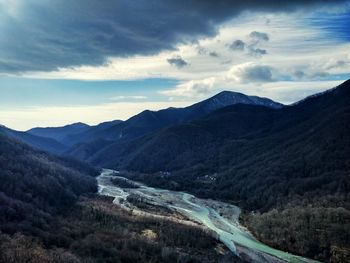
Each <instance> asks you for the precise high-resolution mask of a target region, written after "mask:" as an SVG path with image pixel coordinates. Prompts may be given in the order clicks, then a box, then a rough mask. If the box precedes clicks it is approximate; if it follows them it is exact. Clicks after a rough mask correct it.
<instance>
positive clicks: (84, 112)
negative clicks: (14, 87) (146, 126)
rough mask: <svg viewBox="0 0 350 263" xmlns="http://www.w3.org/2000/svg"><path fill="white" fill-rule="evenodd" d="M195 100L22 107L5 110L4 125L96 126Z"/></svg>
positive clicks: (1, 117) (1, 118)
mask: <svg viewBox="0 0 350 263" xmlns="http://www.w3.org/2000/svg"><path fill="white" fill-rule="evenodd" d="M192 102H193V101H171V102H170V101H165V102H162V101H137V102H114V103H105V104H100V105H93V106H61V107H55V106H45V107H20V108H15V109H4V110H1V114H0V123H1V124H3V125H5V126H7V127H10V128H13V129H18V130H28V129H30V128H33V127H55V126H63V125H66V124H67V123H74V122H84V123H87V124H90V125H95V124H98V123H101V122H103V121H110V120H126V119H128V118H130V117H132V116H133V115H135V114H138V113H140V112H141V111H143V110H145V109H149V110H160V109H164V108H168V107H170V106H172V107H183V106H187V105H189V104H192Z"/></svg>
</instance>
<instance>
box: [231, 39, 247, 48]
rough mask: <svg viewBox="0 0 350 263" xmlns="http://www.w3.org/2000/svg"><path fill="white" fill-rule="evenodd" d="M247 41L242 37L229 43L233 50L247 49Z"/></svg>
mask: <svg viewBox="0 0 350 263" xmlns="http://www.w3.org/2000/svg"><path fill="white" fill-rule="evenodd" d="M245 46H246V43H245V42H244V41H242V40H240V39H237V40H235V41H233V42H232V44H231V45H229V48H230V49H232V50H238V51H243V50H244V49H245Z"/></svg>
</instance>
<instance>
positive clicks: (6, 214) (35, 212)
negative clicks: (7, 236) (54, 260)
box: [0, 134, 97, 233]
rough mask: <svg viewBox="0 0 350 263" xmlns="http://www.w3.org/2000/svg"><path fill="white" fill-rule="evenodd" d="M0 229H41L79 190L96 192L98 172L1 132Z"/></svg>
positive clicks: (10, 231)
mask: <svg viewBox="0 0 350 263" xmlns="http://www.w3.org/2000/svg"><path fill="white" fill-rule="evenodd" d="M0 167H1V172H0V178H1V184H0V231H2V232H6V233H14V232H17V231H24V232H28V233H34V232H37V231H38V230H39V229H44V228H45V227H46V226H47V224H48V223H49V222H50V221H51V220H52V217H53V216H54V214H55V213H56V212H57V211H59V210H60V209H62V208H64V207H66V206H67V205H72V204H73V202H74V201H75V200H77V197H78V196H79V195H80V194H82V193H88V192H95V191H96V190H97V188H96V180H95V178H94V177H93V176H95V175H96V174H97V171H96V170H95V169H93V168H91V167H89V166H87V165H85V164H82V163H80V162H77V161H73V160H69V159H61V158H57V157H52V156H50V155H47V154H46V153H44V152H39V151H36V150H33V149H32V148H30V147H29V146H27V145H25V144H22V143H19V142H18V141H16V140H14V139H10V138H8V137H6V136H3V135H1V134H0Z"/></svg>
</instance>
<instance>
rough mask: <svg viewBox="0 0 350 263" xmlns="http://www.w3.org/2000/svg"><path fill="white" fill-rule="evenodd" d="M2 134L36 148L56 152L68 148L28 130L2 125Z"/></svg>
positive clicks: (59, 152)
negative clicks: (16, 129) (17, 129)
mask: <svg viewBox="0 0 350 263" xmlns="http://www.w3.org/2000/svg"><path fill="white" fill-rule="evenodd" d="M0 134H4V135H6V136H8V137H11V138H13V139H16V140H18V141H21V142H23V143H26V144H28V145H30V146H32V147H33V148H35V149H39V150H43V151H46V152H50V153H54V154H62V153H63V152H65V151H66V150H67V149H68V148H67V146H66V145H64V144H62V143H60V142H58V141H56V140H54V139H52V138H48V137H40V136H37V135H34V134H30V133H27V132H21V131H15V130H12V129H9V128H7V127H5V126H3V125H1V126H0Z"/></svg>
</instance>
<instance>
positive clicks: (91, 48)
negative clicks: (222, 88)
mask: <svg viewBox="0 0 350 263" xmlns="http://www.w3.org/2000/svg"><path fill="white" fill-rule="evenodd" d="M335 2H344V1H334V0H332V1H331V0H329V1H322V3H320V1H315V0H297V1H289V0H288V1H287V0H285V1H278V2H277V3H276V1H272V0H270V1H258V0H252V1H234V3H233V2H232V1H231V0H218V1H212V0H203V1H197V0H190V1H185V0H167V1H164V0H153V1H152V2H151V3H150V2H149V1H146V0H138V1H129V0H119V1H113V0H106V1H103V4H102V3H101V1H99V0H75V1H60V0H53V1H45V0H16V1H10V0H1V1H0V72H1V73H21V72H28V71H55V70H58V69H61V68H69V67H79V66H83V65H88V66H101V65H106V64H108V63H109V62H110V58H113V57H129V56H135V55H154V54H158V53H159V52H160V51H164V50H175V49H176V47H177V45H179V44H184V43H192V42H194V41H197V40H198V39H199V38H202V37H210V36H214V35H216V33H217V30H218V26H219V25H220V24H221V23H223V22H224V21H227V20H228V19H230V18H232V17H234V16H237V15H238V14H240V13H241V12H243V11H246V10H249V11H269V12H270V11H271V12H273V11H293V10H296V9H297V8H300V7H310V6H313V7H314V6H323V5H325V4H328V5H332V4H334V3H335Z"/></svg>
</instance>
